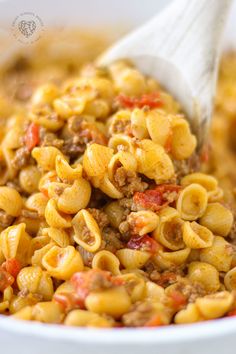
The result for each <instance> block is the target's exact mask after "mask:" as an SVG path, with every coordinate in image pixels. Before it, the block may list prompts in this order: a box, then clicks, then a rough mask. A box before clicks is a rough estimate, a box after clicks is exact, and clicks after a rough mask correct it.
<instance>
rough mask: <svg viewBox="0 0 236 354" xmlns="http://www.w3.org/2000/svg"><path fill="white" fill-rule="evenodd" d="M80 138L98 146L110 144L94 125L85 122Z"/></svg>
mask: <svg viewBox="0 0 236 354" xmlns="http://www.w3.org/2000/svg"><path fill="white" fill-rule="evenodd" d="M80 136H81V137H85V138H86V139H87V140H88V141H89V142H93V143H96V144H100V145H107V143H108V139H107V137H106V136H105V135H104V134H103V133H102V132H101V131H100V130H99V129H98V128H97V127H96V126H95V125H94V124H90V123H88V122H83V124H82V127H81V132H80Z"/></svg>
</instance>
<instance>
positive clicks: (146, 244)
mask: <svg viewBox="0 0 236 354" xmlns="http://www.w3.org/2000/svg"><path fill="white" fill-rule="evenodd" d="M127 247H128V248H131V249H134V250H141V251H146V252H150V253H152V254H155V253H157V252H158V251H159V250H160V249H161V246H160V245H159V243H158V242H157V241H155V240H154V239H153V238H151V237H150V236H148V235H143V236H133V237H131V239H130V240H129V242H128V243H127Z"/></svg>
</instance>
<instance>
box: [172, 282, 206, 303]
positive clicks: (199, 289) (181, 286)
mask: <svg viewBox="0 0 236 354" xmlns="http://www.w3.org/2000/svg"><path fill="white" fill-rule="evenodd" d="M175 289H176V290H177V291H179V292H180V293H181V294H183V295H184V296H185V297H186V298H187V299H188V302H191V303H192V302H195V301H196V300H197V298H198V297H203V296H205V295H207V292H206V290H205V289H204V287H203V286H202V285H201V284H200V283H190V282H189V283H188V282H186V281H179V282H178V283H176V288H175Z"/></svg>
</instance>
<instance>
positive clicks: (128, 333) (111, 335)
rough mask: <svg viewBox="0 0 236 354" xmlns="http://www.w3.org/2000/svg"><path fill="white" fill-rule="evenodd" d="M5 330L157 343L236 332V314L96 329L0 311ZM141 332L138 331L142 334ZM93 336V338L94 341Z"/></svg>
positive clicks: (99, 341) (63, 337)
mask: <svg viewBox="0 0 236 354" xmlns="http://www.w3.org/2000/svg"><path fill="white" fill-rule="evenodd" d="M0 329H1V332H4V331H5V332H8V333H14V334H20V335H25V336H30V337H31V339H32V337H37V338H38V339H40V338H42V339H48V340H55V339H57V340H58V341H70V342H71V343H80V344H92V345H96V344H97V345H99V344H100V345H101V344H102V345H109V344H112V345H114V344H115V345H118V346H120V345H132V344H135V345H137V344H138V345H142V344H143V345H147V344H148V345H153V344H156V345H157V344H162V345H164V344H170V343H171V344H175V343H176V344H177V343H180V342H182V343H188V342H194V341H199V340H209V339H214V338H217V339H219V338H221V337H225V336H226V335H231V334H234V335H236V318H221V319H217V320H211V321H206V322H198V323H195V324H187V325H169V326H166V327H159V328H145V329H144V328H135V329H133V328H132V329H131V328H112V329H98V328H97V329H94V328H78V327H66V326H63V325H54V324H43V323H39V322H30V321H22V320H18V319H14V318H10V317H5V316H3V315H0ZM139 333H140V334H141V335H138V334H139ZM91 338H92V341H91Z"/></svg>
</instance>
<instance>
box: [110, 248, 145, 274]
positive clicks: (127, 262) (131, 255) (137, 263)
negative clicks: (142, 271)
mask: <svg viewBox="0 0 236 354" xmlns="http://www.w3.org/2000/svg"><path fill="white" fill-rule="evenodd" d="M116 256H117V257H118V258H119V260H120V262H121V264H122V265H123V267H125V268H126V269H135V268H138V269H139V268H142V267H143V266H144V265H145V264H146V263H147V261H148V260H149V258H150V257H151V254H150V253H149V252H143V251H138V250H132V249H129V248H123V249H121V250H118V251H117V252H116Z"/></svg>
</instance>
